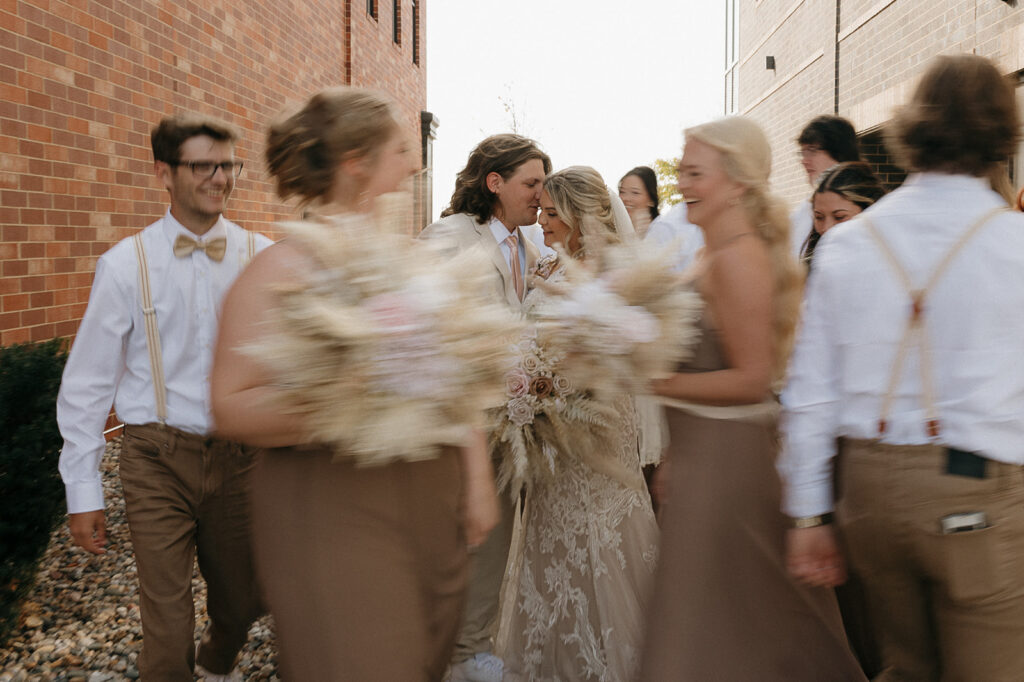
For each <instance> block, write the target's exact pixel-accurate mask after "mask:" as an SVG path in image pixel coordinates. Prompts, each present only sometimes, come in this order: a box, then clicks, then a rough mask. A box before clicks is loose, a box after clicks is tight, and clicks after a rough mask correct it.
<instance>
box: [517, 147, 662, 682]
mask: <svg viewBox="0 0 1024 682" xmlns="http://www.w3.org/2000/svg"><path fill="white" fill-rule="evenodd" d="M613 201H615V202H618V197H617V196H614V195H610V193H609V192H608V189H607V187H606V186H605V184H604V181H603V180H602V179H601V176H600V175H599V174H598V173H597V172H596V171H594V170H593V169H590V168H586V167H581V166H575V167H571V168H567V169H565V170H563V171H559V172H558V173H555V174H553V175H551V176H549V177H548V178H547V179H546V180H545V182H544V192H543V194H542V195H541V216H540V224H541V226H542V227H543V228H544V241H545V243H547V244H548V245H549V246H551V245H553V244H555V243H561V244H562V245H563V246H564V248H565V251H566V252H568V253H569V254H572V255H573V257H574V258H581V257H583V256H584V255H585V253H586V248H585V247H587V246H588V243H587V241H588V239H589V240H590V242H591V243H590V244H589V246H590V248H591V249H598V248H600V245H601V244H603V243H608V242H614V241H618V239H619V235H620V230H628V229H630V226H629V218H628V215H626V214H625V210H624V209H622V210H621V211H616V210H615V209H613V206H612V202H613ZM619 203H620V206H619V208H621V202H619ZM616 214H618V215H626V218H625V220H626V225H625V226H623V225H622V224H621V222H622V221H621V219H619V220H616V218H617V217H618V216H617V215H616ZM536 276H538V277H541V278H544V279H546V280H548V281H550V282H555V281H559V280H561V279H563V278H564V271H563V270H562V268H561V267H560V265H559V263H558V259H557V257H554V256H551V257H548V258H546V259H542V260H541V261H540V262H539V263H538V266H537V272H536ZM548 300H550V299H548V297H547V295H546V294H545V292H544V291H543V288H542V287H540V288H535V289H534V290H533V291H531V292H530V294H529V296H528V297H527V299H526V301H525V303H524V308H525V310H526V312H527V314H530V313H533V314H535V315H536V314H537V313H538V312H540V311H541V310H542V309H543V307H544V305H545V303H546V302H547V301H548ZM614 407H615V412H616V417H615V423H613V425H612V428H611V430H610V431H609V432H610V433H612V434H614V437H613V438H611V439H610V441H608V442H607V443H606V446H607V451H606V452H599V453H591V457H590V458H588V461H591V460H593V459H596V458H608V459H609V460H612V461H611V462H610V464H611V466H603V467H602V469H603V470H605V471H608V472H610V473H599V472H598V471H596V470H595V468H594V467H593V466H591V464H588V461H584V460H583V459H579V458H576V457H570V456H565V455H564V453H558V452H553V453H552V454H553V457H552V458H551V461H552V465H551V466H552V467H553V471H552V474H551V475H550V476H544V477H536V479H537V480H531V481H530V486H529V492H528V494H527V501H526V507H525V513H524V516H523V519H522V531H521V535H520V543H519V547H518V548H517V551H514V552H513V554H512V555H511V558H510V560H509V561H510V564H509V570H508V571H507V575H508V580H509V584H508V586H507V588H506V592H505V598H504V601H503V603H502V616H501V631H500V632H499V636H498V642H499V652H500V653H501V654H502V657H503V658H504V661H505V676H504V679H505V680H506V681H516V680H530V681H531V682H540V681H544V680H550V681H556V680H557V681H559V682H566V681H569V680H601V681H619V680H621V681H626V680H630V679H632V678H633V677H634V676H635V674H636V672H637V667H638V664H639V656H640V649H641V644H642V640H643V627H644V621H645V617H646V615H645V608H644V607H645V604H646V601H647V597H648V594H649V592H650V588H651V585H652V581H653V576H654V569H655V563H656V559H657V545H658V527H657V524H656V522H655V518H654V512H653V511H652V509H651V500H650V497H649V496H648V493H647V490H646V488H645V485H644V480H643V474H642V473H641V469H640V460H639V457H638V431H637V413H636V408H635V405H634V400H633V398H632V397H630V396H622V397H620V398H619V399H617V400H616V402H615V405H614ZM544 447H545V448H548V449H551V448H552V446H550V445H547V444H545V445H544ZM560 455H561V456H560Z"/></svg>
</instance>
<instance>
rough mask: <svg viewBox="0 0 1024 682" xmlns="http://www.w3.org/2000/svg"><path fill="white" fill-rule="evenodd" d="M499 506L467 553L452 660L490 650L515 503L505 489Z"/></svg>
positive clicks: (510, 537)
mask: <svg viewBox="0 0 1024 682" xmlns="http://www.w3.org/2000/svg"><path fill="white" fill-rule="evenodd" d="M493 465H494V470H495V471H498V470H499V468H500V466H501V460H500V459H495V460H493ZM498 505H499V506H500V508H501V519H500V520H499V521H498V525H496V526H495V527H494V529H493V530H491V532H490V534H489V535H488V536H487V540H485V541H484V543H483V544H482V545H480V546H479V547H478V548H477V549H476V550H475V551H474V552H473V554H472V555H470V559H469V589H468V590H467V592H466V612H465V614H464V617H463V622H462V629H461V630H460V631H459V637H458V640H457V641H456V643H455V655H454V656H452V662H453V663H460V662H462V661H465V660H466V659H468V658H472V657H473V656H475V655H476V654H479V653H483V652H487V651H491V649H492V642H491V638H492V637H493V636H494V634H495V632H494V631H495V629H496V625H497V619H498V602H499V601H500V598H501V584H502V580H503V579H504V577H505V566H506V564H507V563H508V551H509V546H510V545H511V544H512V529H513V526H514V516H515V502H512V501H511V499H510V496H509V495H508V493H507V492H505V491H502V492H500V493H498Z"/></svg>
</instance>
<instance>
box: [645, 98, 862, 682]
mask: <svg viewBox="0 0 1024 682" xmlns="http://www.w3.org/2000/svg"><path fill="white" fill-rule="evenodd" d="M770 160H771V151H770V148H769V146H768V142H767V140H766V139H765V136H764V133H763V132H761V130H760V128H758V127H757V125H756V124H754V123H752V122H751V121H749V120H747V119H743V118H740V117H731V118H726V119H720V120H718V121H714V122H711V123H707V124H704V125H701V126H698V127H696V128H691V129H689V130H687V131H686V146H685V148H684V153H683V158H682V161H681V162H680V167H679V188H680V191H681V192H682V193H683V195H684V196H685V197H686V200H687V203H688V218H689V219H690V220H691V221H692V222H694V223H695V224H697V225H699V226H700V227H701V229H702V230H703V232H704V236H705V240H706V249H705V253H704V254H703V257H702V261H701V265H700V268H701V270H700V271H699V276H698V280H697V282H698V288H699V290H700V293H701V295H702V296H703V298H704V299H705V303H706V309H705V314H704V319H703V321H702V327H703V334H702V337H701V340H700V342H699V346H698V347H697V349H696V351H695V354H694V356H693V358H692V359H691V360H690V361H689V362H688V363H687V364H686V365H684V366H682V367H680V368H679V371H678V373H676V374H674V375H672V376H671V377H669V378H667V379H665V380H663V381H661V382H659V383H657V384H656V386H655V391H656V392H657V393H658V394H660V395H662V396H663V397H665V398H667V399H668V400H667V402H668V404H669V409H668V410H667V418H668V422H669V430H670V434H671V435H670V443H671V445H670V446H669V454H668V456H667V458H666V460H667V464H668V466H667V467H666V471H667V475H668V482H667V484H668V492H669V495H668V500H667V502H666V504H665V506H664V508H663V509H662V519H663V521H662V544H661V556H660V565H659V568H658V576H657V578H656V581H655V592H654V599H652V600H651V604H652V607H651V610H650V612H649V614H648V615H649V617H648V627H647V643H646V647H645V653H644V660H643V665H642V672H641V679H643V680H651V681H657V682H662V681H664V680H702V681H713V680H714V681H723V682H747V681H749V680H758V681H770V680H778V681H779V682H782V681H785V682H830V681H836V682H840V681H846V680H864V679H865V678H864V675H863V673H861V671H860V669H859V666H858V664H857V662H856V660H855V659H854V657H853V655H852V653H851V652H850V649H849V645H848V644H847V641H846V637H845V635H844V633H843V628H842V623H841V621H840V618H839V611H838V609H837V607H836V604H835V598H834V596H833V594H832V592H831V590H827V589H824V588H807V587H804V586H801V585H799V584H797V583H796V582H795V581H793V580H792V579H791V578H790V577H789V574H788V572H787V570H786V565H785V559H784V546H785V537H786V530H787V528H788V527H789V520H788V519H787V518H786V517H785V516H784V515H783V514H782V512H781V510H780V497H781V492H780V483H779V477H778V475H777V473H776V471H775V466H774V461H775V456H776V452H777V438H776V423H775V419H776V414H777V408H776V403H775V401H774V398H773V397H772V390H771V389H772V385H773V382H774V381H776V380H778V379H779V378H780V376H781V374H782V371H783V370H784V368H785V361H786V356H787V354H788V349H789V346H790V342H791V339H792V335H793V330H794V327H795V325H796V318H797V314H798V310H799V305H800V274H799V269H798V268H797V265H796V263H795V262H794V261H793V258H792V256H791V255H790V253H789V251H788V244H789V223H788V218H787V217H786V213H785V209H784V208H783V207H782V206H781V205H780V203H779V202H778V201H777V200H776V199H775V198H774V197H772V196H771V195H770V193H769V192H768V186H767V181H768V174H769V172H770V168H771V165H770V164H771V161H770Z"/></svg>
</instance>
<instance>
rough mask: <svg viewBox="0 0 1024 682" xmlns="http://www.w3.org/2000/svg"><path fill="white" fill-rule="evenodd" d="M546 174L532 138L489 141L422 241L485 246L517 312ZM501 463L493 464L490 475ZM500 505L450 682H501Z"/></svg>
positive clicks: (500, 292)
mask: <svg viewBox="0 0 1024 682" xmlns="http://www.w3.org/2000/svg"><path fill="white" fill-rule="evenodd" d="M550 172H551V160H550V159H549V158H548V156H547V154H545V153H544V152H542V151H541V150H540V149H539V148H538V147H537V144H536V143H535V142H534V141H533V140H530V139H527V138H525V137H522V136H520V135H512V134H502V135H492V136H491V137H488V138H487V139H485V140H484V141H482V142H481V143H480V144H478V145H477V146H476V148H475V149H474V150H473V151H472V152H471V153H470V155H469V159H468V160H467V162H466V167H465V168H463V169H462V170H461V171H460V172H459V174H458V176H457V178H456V180H455V191H454V192H453V193H452V199H451V202H450V203H449V205H448V207H447V208H446V209H445V210H444V211H443V212H442V213H441V215H442V218H441V219H440V220H438V221H437V222H435V223H433V224H431V225H428V226H427V227H425V228H424V229H423V231H422V232H421V233H420V236H421V237H423V238H425V239H443V240H446V241H447V242H448V243H449V245H450V246H451V248H452V250H453V251H457V250H462V249H469V248H482V249H483V250H484V253H486V254H487V255H488V256H489V257H490V258H491V261H492V262H493V263H494V268H495V289H496V292H495V294H496V296H498V297H499V298H501V299H503V300H505V301H506V302H507V303H508V304H509V306H510V307H511V308H513V309H514V310H519V309H520V308H521V306H522V301H523V298H524V297H525V296H526V291H527V288H528V280H527V276H528V274H529V272H530V269H531V268H532V267H533V265H534V264H535V263H536V262H537V259H538V258H539V257H540V256H541V255H542V252H541V249H540V248H539V247H538V246H537V244H536V243H535V242H534V241H533V239H532V235H531V234H530V232H529V231H528V230H529V229H530V227H529V226H532V225H533V224H534V223H536V222H537V212H538V211H539V210H540V193H541V190H542V188H543V182H544V176H546V175H547V174H548V173H550ZM546 251H547V252H548V253H550V250H547V249H546ZM499 464H500V459H495V460H494V462H493V465H494V467H495V471H497V467H498V466H499ZM499 499H501V500H503V501H504V504H502V520H501V522H500V523H499V524H498V525H497V526H496V527H495V528H494V529H493V530H492V531H491V533H490V535H489V536H488V538H487V541H486V542H484V544H482V545H481V546H480V547H479V548H476V550H475V551H474V553H473V555H472V559H471V563H470V576H469V590H468V594H467V597H466V616H465V619H464V623H463V626H462V631H461V632H460V633H459V638H458V641H457V642H456V645H455V654H454V656H453V659H452V668H451V674H450V680H451V682H463V681H466V682H498V681H500V680H501V677H502V668H503V666H502V661H501V659H499V658H498V657H496V656H495V655H494V654H493V653H492V651H491V648H492V642H491V637H492V635H493V634H494V629H495V625H496V622H495V621H496V618H497V613H498V600H499V596H500V594H499V593H500V592H501V582H502V578H503V577H504V574H505V564H506V563H507V561H508V551H509V544H510V542H511V539H512V521H513V516H514V513H513V512H514V508H513V506H512V505H511V504H510V503H509V502H508V496H507V495H502V496H500V498H499Z"/></svg>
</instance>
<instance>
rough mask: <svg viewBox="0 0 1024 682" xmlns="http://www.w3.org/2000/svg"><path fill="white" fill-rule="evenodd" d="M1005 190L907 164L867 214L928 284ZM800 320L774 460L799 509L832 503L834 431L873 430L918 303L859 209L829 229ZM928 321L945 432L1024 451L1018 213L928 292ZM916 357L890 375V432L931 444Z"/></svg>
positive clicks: (790, 503) (976, 240)
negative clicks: (908, 169) (909, 171)
mask: <svg viewBox="0 0 1024 682" xmlns="http://www.w3.org/2000/svg"><path fill="white" fill-rule="evenodd" d="M999 206H1005V201H1004V200H1003V199H1002V198H1001V197H1000V196H999V195H998V194H996V193H995V192H993V191H992V189H991V188H990V187H989V185H988V183H987V182H986V181H985V180H984V179H980V178H974V177H968V176H962V175H943V174H935V173H927V174H919V175H913V176H911V177H910V178H908V179H907V181H906V183H905V184H904V185H903V187H901V188H900V189H898V190H896V191H894V192H893V193H892V194H890V195H888V196H886V197H884V198H883V199H881V200H880V201H879V202H878V203H876V204H875V205H874V206H872V207H871V208H869V209H868V210H867V211H865V213H864V214H862V215H863V216H865V217H868V218H870V220H871V221H872V222H873V223H874V225H875V227H877V228H878V231H879V232H880V233H881V235H882V237H883V238H884V239H885V240H886V243H887V244H888V245H889V246H890V248H891V249H892V250H893V252H894V253H895V254H896V258H897V259H898V260H899V262H900V263H901V264H902V265H903V267H904V268H905V269H906V270H907V272H908V274H909V276H910V279H911V281H912V282H913V283H914V286H923V284H924V282H925V281H926V280H927V279H928V278H929V277H930V276H931V274H932V273H933V271H934V270H935V269H936V267H937V266H938V263H939V261H940V260H941V259H943V258H944V257H945V256H946V254H947V253H948V252H949V250H950V249H951V248H952V247H953V244H954V243H955V241H956V240H957V238H958V237H959V236H960V235H962V234H963V233H964V231H965V230H967V229H968V227H970V225H971V224H972V223H974V222H975V221H976V220H977V219H978V218H980V217H981V216H983V215H984V214H985V213H987V212H989V211H991V210H992V209H993V208H996V207H999ZM807 288H808V291H807V299H806V308H805V312H804V320H803V325H802V329H801V332H800V335H799V337H798V340H797V345H796V350H795V352H794V355H793V360H792V363H791V365H790V371H789V384H788V386H787V387H786V389H785V391H784V393H783V396H782V402H783V407H784V420H783V435H784V446H783V452H782V456H781V457H780V459H779V470H780V472H781V473H782V475H783V478H784V480H785V481H786V498H785V504H784V509H785V511H786V513H788V514H789V515H791V516H794V517H802V516H812V515H817V514H821V513H823V512H826V511H828V510H830V509H831V508H832V503H833V500H832V492H831V474H832V470H831V462H830V459H831V457H832V456H833V455H834V454H835V452H836V445H835V440H836V437H837V436H847V437H853V438H876V437H878V421H879V418H880V417H881V412H882V400H883V396H884V395H885V393H886V392H887V389H888V386H889V383H890V376H891V374H892V368H893V364H894V361H895V357H896V351H897V348H898V346H899V344H900V341H901V338H902V336H903V334H904V331H905V329H906V325H907V321H908V318H909V315H910V310H911V304H910V298H909V295H908V294H907V291H906V288H905V286H904V285H903V284H902V283H901V280H900V279H899V276H898V275H897V273H896V272H895V269H894V268H893V266H892V264H891V263H890V262H889V261H888V260H887V259H886V257H885V256H884V255H883V253H882V251H881V249H880V247H879V246H878V244H877V243H876V242H875V241H874V240H873V239H872V237H871V235H870V234H869V233H868V231H867V229H866V227H865V225H864V224H863V220H862V219H861V218H859V217H858V218H854V219H853V220H850V221H849V222H846V223H843V224H841V225H837V226H836V227H833V228H832V229H831V230H829V231H828V232H827V233H826V234H825V235H824V236H823V237H822V240H821V242H819V244H818V248H817V249H816V251H815V254H814V270H813V271H812V274H811V276H810V280H809V281H808V284H807ZM924 324H925V329H926V333H927V339H928V342H929V344H930V346H931V358H932V362H931V375H932V377H933V382H934V393H935V406H936V410H937V413H938V419H939V420H940V424H941V433H940V441H941V443H942V444H944V445H946V446H948V447H955V448H960V449H964V450H968V451H972V452H977V453H979V454H980V455H982V456H984V457H987V458H990V459H994V460H999V461H1002V462H1010V463H1016V464H1021V463H1024V360H1022V358H1024V215H1022V214H1020V213H1017V212H1006V213H1000V214H998V215H997V217H995V218H993V219H992V220H991V221H990V222H989V223H988V224H986V226H985V227H983V228H982V229H981V231H980V232H978V233H977V234H975V235H974V236H973V237H972V238H971V240H970V241H968V242H967V243H966V245H965V246H964V247H963V249H962V250H961V251H960V252H959V253H958V254H957V255H956V256H955V257H954V259H953V260H952V262H951V263H950V265H949V267H948V268H947V269H946V271H945V274H944V275H942V277H941V278H940V279H939V280H938V282H937V283H936V285H935V286H934V288H933V289H932V290H931V291H930V292H929V293H928V294H927V298H926V300H925V310H924ZM921 396H922V389H921V366H920V355H919V353H918V350H917V347H916V345H915V346H911V350H910V351H909V354H908V356H907V360H906V362H905V363H904V368H903V371H902V373H901V376H900V378H899V381H898V383H897V384H896V390H895V394H894V399H893V402H892V408H891V410H890V412H889V415H888V428H887V430H886V433H885V434H884V437H883V438H882V440H883V441H884V442H886V443H891V444H910V445H916V444H925V443H929V442H932V441H931V440H930V439H929V437H928V435H927V433H926V428H925V406H924V404H923V402H922V398H921Z"/></svg>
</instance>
